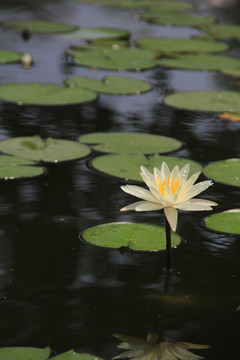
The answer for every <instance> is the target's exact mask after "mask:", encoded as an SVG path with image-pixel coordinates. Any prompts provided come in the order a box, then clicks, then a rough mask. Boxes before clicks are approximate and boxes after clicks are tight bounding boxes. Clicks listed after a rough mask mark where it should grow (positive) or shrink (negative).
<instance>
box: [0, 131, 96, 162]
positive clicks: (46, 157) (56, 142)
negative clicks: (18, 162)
mask: <svg viewBox="0 0 240 360" xmlns="http://www.w3.org/2000/svg"><path fill="white" fill-rule="evenodd" d="M0 151H2V152H4V153H7V154H11V155H17V156H20V157H22V158H25V159H31V160H37V161H47V162H59V161H68V160H74V159H81V158H84V157H85V156H87V155H89V154H90V152H91V150H90V148H89V147H88V146H87V145H84V144H80V143H78V142H76V141H70V140H60V139H53V138H50V137H49V138H47V139H46V140H42V139H41V138H40V137H39V136H38V135H37V136H25V137H16V138H11V139H7V140H2V141H0Z"/></svg>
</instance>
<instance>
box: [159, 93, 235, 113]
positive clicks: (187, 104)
mask: <svg viewBox="0 0 240 360" xmlns="http://www.w3.org/2000/svg"><path fill="white" fill-rule="evenodd" d="M164 102H165V104H167V105H169V106H173V107H175V108H179V109H184V110H193V111H214V112H223V111H228V112H236V113H239V112H240V94H239V93H237V92H233V91H214V90H213V91H211V90H209V91H185V92H179V93H174V94H171V95H167V96H166V97H165V98H164Z"/></svg>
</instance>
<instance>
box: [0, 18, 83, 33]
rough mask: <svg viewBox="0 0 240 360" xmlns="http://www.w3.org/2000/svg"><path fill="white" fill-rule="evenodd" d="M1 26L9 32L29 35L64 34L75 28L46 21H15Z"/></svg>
mask: <svg viewBox="0 0 240 360" xmlns="http://www.w3.org/2000/svg"><path fill="white" fill-rule="evenodd" d="M1 25H2V26H4V27H7V28H9V29H11V30H14V31H18V32H24V31H28V32H29V33H42V34H45V33H47V34H49V33H65V32H69V31H75V30H76V29H78V27H77V26H73V25H69V24H62V23H57V22H52V21H46V20H16V21H4V22H2V23H1Z"/></svg>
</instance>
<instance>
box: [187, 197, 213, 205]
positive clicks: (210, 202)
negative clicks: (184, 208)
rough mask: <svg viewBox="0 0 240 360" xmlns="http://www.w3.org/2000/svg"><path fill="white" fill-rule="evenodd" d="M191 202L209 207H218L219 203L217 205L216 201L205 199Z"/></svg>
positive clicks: (191, 200)
mask: <svg viewBox="0 0 240 360" xmlns="http://www.w3.org/2000/svg"><path fill="white" fill-rule="evenodd" d="M189 201H190V202H191V203H198V204H206V205H209V206H218V203H216V202H214V201H210V200H205V199H190V200H189Z"/></svg>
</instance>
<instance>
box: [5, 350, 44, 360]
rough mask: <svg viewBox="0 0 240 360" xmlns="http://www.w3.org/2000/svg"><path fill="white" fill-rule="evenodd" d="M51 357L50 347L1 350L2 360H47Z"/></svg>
mask: <svg viewBox="0 0 240 360" xmlns="http://www.w3.org/2000/svg"><path fill="white" fill-rule="evenodd" d="M49 355H50V349H49V347H46V348H45V349H38V348H31V347H4V348H0V360H23V359H24V360H47V359H48V358H49Z"/></svg>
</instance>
